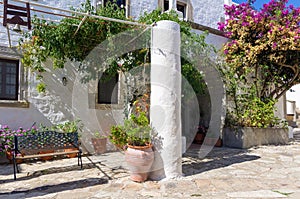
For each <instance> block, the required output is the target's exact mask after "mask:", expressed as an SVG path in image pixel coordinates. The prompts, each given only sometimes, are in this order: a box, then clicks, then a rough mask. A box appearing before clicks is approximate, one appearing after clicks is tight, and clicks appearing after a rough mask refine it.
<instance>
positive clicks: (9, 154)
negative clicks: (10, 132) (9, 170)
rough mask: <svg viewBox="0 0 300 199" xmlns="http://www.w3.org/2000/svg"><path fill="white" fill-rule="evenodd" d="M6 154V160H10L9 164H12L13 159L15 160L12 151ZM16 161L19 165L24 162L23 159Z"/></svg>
mask: <svg viewBox="0 0 300 199" xmlns="http://www.w3.org/2000/svg"><path fill="white" fill-rule="evenodd" d="M5 154H6V158H7V159H8V160H9V163H12V159H13V153H12V151H6V152H5ZM16 161H17V163H22V162H23V160H21V159H18V160H16Z"/></svg>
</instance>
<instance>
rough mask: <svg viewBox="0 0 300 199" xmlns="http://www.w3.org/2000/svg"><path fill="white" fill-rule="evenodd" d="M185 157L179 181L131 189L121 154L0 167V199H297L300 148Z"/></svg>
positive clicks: (192, 150) (194, 150) (220, 151)
mask: <svg viewBox="0 0 300 199" xmlns="http://www.w3.org/2000/svg"><path fill="white" fill-rule="evenodd" d="M198 152H199V147H198V146H193V147H191V148H190V150H189V151H188V152H187V153H186V154H185V155H184V158H183V172H184V174H185V176H184V177H182V178H179V179H173V180H162V181H159V182H156V181H147V182H145V183H135V182H132V181H130V180H129V175H128V173H127V171H126V169H125V168H126V165H125V164H124V162H123V159H124V157H123V154H122V153H121V152H114V153H106V154H103V155H99V156H87V157H84V158H83V164H84V169H83V170H80V169H79V167H78V166H77V159H76V158H75V159H74V158H72V159H60V160H53V161H47V162H42V161H38V162H27V163H22V164H20V168H21V173H20V174H18V175H17V178H18V179H17V181H14V180H13V170H12V165H11V164H2V165H0V198H3V199H4V198H5V199H6V198H8V199H10V198H16V199H19V198H49V199H50V198H51V199H52V198H53V199H59V198H64V199H65V198H107V199H108V198H116V199H117V198H214V199H216V198H220V199H221V198H222V199H223V198H295V199H296V198H300V142H299V141H293V142H291V143H290V144H289V145H284V146H262V147H256V148H251V149H249V150H240V149H229V148H225V147H221V148H214V149H213V151H211V152H210V153H209V154H208V156H206V157H205V158H198Z"/></svg>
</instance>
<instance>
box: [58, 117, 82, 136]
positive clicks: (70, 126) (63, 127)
mask: <svg viewBox="0 0 300 199" xmlns="http://www.w3.org/2000/svg"><path fill="white" fill-rule="evenodd" d="M82 128H83V124H82V123H81V120H78V119H77V120H74V121H68V122H65V123H62V124H57V125H55V126H53V127H52V129H53V130H56V131H60V132H63V133H73V132H78V131H81V130H82Z"/></svg>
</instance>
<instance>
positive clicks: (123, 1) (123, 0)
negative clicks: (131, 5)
mask: <svg viewBox="0 0 300 199" xmlns="http://www.w3.org/2000/svg"><path fill="white" fill-rule="evenodd" d="M109 1H110V2H112V3H113V2H114V1H115V0H104V1H103V2H104V5H105V4H106V3H107V2H109ZM116 3H117V5H118V6H119V7H120V8H125V6H126V0H117V1H116Z"/></svg>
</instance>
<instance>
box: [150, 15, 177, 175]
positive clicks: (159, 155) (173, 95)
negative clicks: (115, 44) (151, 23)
mask: <svg viewBox="0 0 300 199" xmlns="http://www.w3.org/2000/svg"><path fill="white" fill-rule="evenodd" d="M150 102H151V106H150V120H151V124H152V126H153V127H154V129H155V131H156V132H157V136H156V137H155V140H154V147H155V150H156V152H155V160H154V164H153V172H152V173H151V175H150V178H152V179H156V180H160V179H162V178H176V177H179V176H181V175H182V162H181V161H182V160H181V159H182V151H181V147H182V146H181V145H182V143H181V141H182V137H181V134H182V133H181V62H180V26H179V24H177V23H176V22H173V21H159V22H157V25H156V26H155V27H154V28H153V30H152V49H151V99H150Z"/></svg>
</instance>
